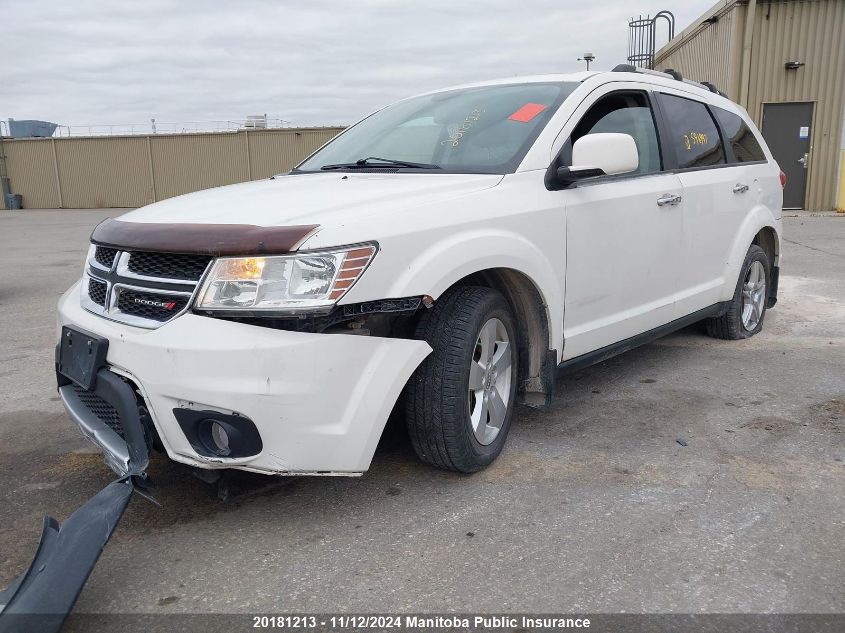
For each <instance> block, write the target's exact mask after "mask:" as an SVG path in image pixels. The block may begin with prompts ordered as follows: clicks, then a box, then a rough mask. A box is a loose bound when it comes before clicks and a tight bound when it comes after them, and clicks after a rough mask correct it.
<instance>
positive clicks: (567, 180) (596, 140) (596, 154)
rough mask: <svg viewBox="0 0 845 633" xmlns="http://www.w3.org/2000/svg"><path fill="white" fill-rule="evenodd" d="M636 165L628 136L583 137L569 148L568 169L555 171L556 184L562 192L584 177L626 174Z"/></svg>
mask: <svg viewBox="0 0 845 633" xmlns="http://www.w3.org/2000/svg"><path fill="white" fill-rule="evenodd" d="M639 165H640V156H639V153H638V152H637V143H636V142H635V141H634V137H633V136H631V135H630V134H618V133H609V132H608V133H597V134H587V135H586V136H582V137H581V138H579V139H578V140H577V141H575V145H573V146H572V166H571V167H558V168H557V172H556V174H555V175H556V181H557V182H556V184H557V185H558V187H559V188H561V189H564V188H566V187H568V186H570V185H571V184H573V183H575V182H577V181H579V180H582V179H584V178H593V177H595V176H615V175H617V174H627V173H630V172H632V171H636V169H637V167H639Z"/></svg>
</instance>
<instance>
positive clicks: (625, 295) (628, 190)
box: [554, 84, 682, 360]
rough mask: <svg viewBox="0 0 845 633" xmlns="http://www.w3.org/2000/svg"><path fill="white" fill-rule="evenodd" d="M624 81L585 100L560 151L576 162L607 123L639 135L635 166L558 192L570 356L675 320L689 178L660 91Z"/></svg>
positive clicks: (563, 158) (565, 161) (564, 160)
mask: <svg viewBox="0 0 845 633" xmlns="http://www.w3.org/2000/svg"><path fill="white" fill-rule="evenodd" d="M632 86H637V88H639V86H638V84H633V85H632ZM620 88H622V86H620V85H619V84H610V85H606V86H603V87H602V88H600V89H597V90H596V91H595V92H593V93H592V94H591V95H590V97H589V98H588V99H587V100H585V102H584V103H582V104H581V106H579V108H578V110H576V112H575V114H574V115H573V119H572V120H573V121H577V124H576V125H575V127H574V129H573V130H572V131H571V133H569V136H568V138H567V139H566V141H565V142H564V144H563V149H562V150H561V152H560V154H559V156H558V158H557V159H556V162H557V164H559V165H569V164H571V162H569V161H570V159H571V151H572V149H571V148H572V144H573V143H574V142H575V141H576V140H577V139H578V138H580V137H581V136H584V135H586V134H591V133H598V132H621V133H624V134H630V135H631V136H633V137H634V140H635V141H636V144H637V150H638V152H639V159H640V165H639V168H638V170H637V171H636V172H633V173H631V174H623V175H620V176H605V177H600V178H595V179H588V180H585V181H582V182H580V183H578V184H577V186H575V187H573V188H570V189H566V190H564V191H558V192H554V195H558V196H560V204H561V206H565V208H566V252H567V257H566V260H567V263H566V294H565V300H564V310H565V313H564V336H565V339H566V342H565V345H564V350H563V358H564V359H565V360H568V359H571V358H574V357H576V356H580V355H582V354H585V353H587V352H591V351H594V350H597V349H600V348H602V347H605V346H607V345H610V344H612V343H616V342H618V341H622V340H624V339H627V338H630V337H632V336H635V335H637V334H640V333H642V332H645V331H648V330H650V329H653V328H655V327H658V326H659V325H662V324H664V323H667V322H669V321H671V320H672V315H673V301H674V294H675V291H676V289H677V283H678V277H677V273H678V267H677V260H678V259H679V258H680V255H681V253H680V244H681V213H680V208H681V207H682V199H681V183H680V180H679V179H678V177H677V176H675V175H674V174H671V173H667V172H666V171H664V169H663V161H662V158H661V153H660V143H659V139H658V134H657V128H656V123H655V119H654V113H653V109H652V106H651V97H650V95H649V94H648V92H647V91H646V90H643V89H641V88H640V89H636V88H633V87H632V88H631V89H620Z"/></svg>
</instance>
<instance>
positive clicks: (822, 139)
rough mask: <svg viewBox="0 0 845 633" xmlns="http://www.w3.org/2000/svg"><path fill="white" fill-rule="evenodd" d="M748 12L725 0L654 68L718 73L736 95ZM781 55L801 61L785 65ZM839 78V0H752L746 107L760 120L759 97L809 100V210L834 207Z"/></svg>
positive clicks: (844, 25)
mask: <svg viewBox="0 0 845 633" xmlns="http://www.w3.org/2000/svg"><path fill="white" fill-rule="evenodd" d="M746 11H747V9H746V6H745V3H742V4H737V3H736V2H735V1H728V2H726V1H725V0H723V1H722V2H720V3H719V4H718V5H716V7H714V8H713V9H711V10H710V11H709V12H707V13H706V14H705V15H704V16H702V19H700V20H698V21H697V23H698V24H697V25H696V26H694V27H690V28H689V29H686V30H685V31H684V32H683V33H682V34H681V35H679V36H678V37H676V38H675V40H673V41H672V42H670V43H669V44H668V45H667V46H665V47H664V48H663V49H661V50H660V51H659V52H658V53H657V55H656V59H657V67H658V68H661V69H662V68H667V67H672V68H676V69H678V70H680V71H681V73H682V74H683V75H684V76H687V77H690V78H692V79H705V80H706V79H709V76H714V77H715V76H718V77H721V79H720V80H718V81H716V84H717V85H719V86H720V87H722V86H723V85H724V86H725V87H726V88H727V89H725V88H722V89H723V90H725V92H726V93H727V94H728V96H729V97H731V98H732V99H734V100H738V99H739V96H740V85H739V83H740V67H741V60H742V45H743V43H742V37H743V31H744V28H745V15H746ZM714 12H721V13H722V15H721V16H720V19H719V21H718V22H715V23H713V24H710V23H705V24H701V22H702V21H703V19H704V18H706V17H708V16H709V15H712V14H713V13H714ZM728 31H730V35H728V33H727V32H728ZM787 61H800V62H804V64H805V66H803V67H801V68H800V69H798V70H786V69H785V68H784V63H785V62H787ZM708 73H709V76H708ZM843 78H845V0H779V1H777V2H774V1H773V2H767V1H758V2H757V9H756V12H755V19H754V30H753V36H752V52H751V66H750V72H749V86H748V103H747V104H746V108H747V110H748V112H749V114H750V115H751V117H752V118H753V119H754V121H755V122H756V123H757V125H758V126H760V125H761V123H762V115H763V104H764V103H783V102H790V101H812V102H815V104H816V107H815V112H814V117H813V126H812V128H813V129H812V132H811V141H812V149H811V155H810V166H809V174H808V187H807V198H806V206H807V208H810V209H824V210H827V209H832V208H834V207H835V206H836V205H837V190H838V185H839V179H840V173H839V168H838V166H839V154H840V140H839V139H840V138H841V136H840V135H841V134H842V126H843V121H842V116H843V115H842V113H843V108H845V79H843Z"/></svg>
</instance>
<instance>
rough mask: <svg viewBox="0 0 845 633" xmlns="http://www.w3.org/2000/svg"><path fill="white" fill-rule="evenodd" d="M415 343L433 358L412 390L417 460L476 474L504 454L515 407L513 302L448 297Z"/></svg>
mask: <svg viewBox="0 0 845 633" xmlns="http://www.w3.org/2000/svg"><path fill="white" fill-rule="evenodd" d="M415 338H417V339H421V340H424V341H426V342H428V344H429V345H431V347H432V350H433V351H432V353H431V354H430V355H429V356H428V357H427V358H426V359H425V360H424V361H423V363H422V364H421V365H420V366H419V367H418V368H417V371H416V372H415V373H414V375H413V376H412V377H411V380H410V382H409V383H408V391H407V394H406V396H407V397H406V400H405V402H406V412H405V418H406V422H407V425H408V434H409V436H410V438H411V444H412V445H413V447H414V451H416V453H417V456H418V457H419V458H420V459H421V460H422V461H424V462H426V463H428V464H432V465H433V466H437V467H439V468H443V469H445V470H455V471H459V472H467V473H469V472H476V471H478V470H481V469H482V468H485V467H486V466H488V465H489V464H490V463H491V462H493V460H494V459H496V457H497V456H498V455H499V453H500V452H501V451H502V446H503V445H504V443H505V439H506V438H507V435H508V431H509V430H510V423H511V417H512V416H513V409H514V403H515V400H516V383H517V376H518V374H517V340H516V329H515V327H514V320H513V316H512V313H511V310H510V307H509V306H508V303H507V301H505V299H504V297H502V295H501V294H499V293H498V292H496V291H495V290H492V289H490V288H485V287H479V286H466V287H461V288H456V289H454V290H451V291H449V292H447V293H446V294H444V295H443V296H442V297H441V298H440V300H439V301H438V302H437V303H436V304H435V306H434V307H433V308H432V309H431V310H429V311H427V312H425V313H424V314H423V315H422V317H421V319H420V322H419V324H418V325H417V328H416V333H415Z"/></svg>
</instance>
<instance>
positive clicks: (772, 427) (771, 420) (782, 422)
mask: <svg viewBox="0 0 845 633" xmlns="http://www.w3.org/2000/svg"><path fill="white" fill-rule="evenodd" d="M795 425H796V422H795V421H794V420H790V419H788V418H779V417H777V416H774V415H762V416H758V417H756V418H754V419H753V420H751V421H750V422H746V423H745V424H741V425H740V427H739V428H741V429H749V430H751V431H769V432H772V433H782V432H785V431H787V430H789V429H790V428H791V427H794V426H795Z"/></svg>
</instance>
